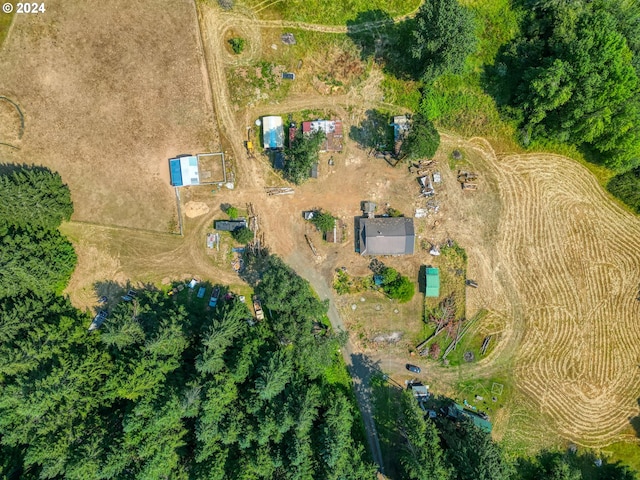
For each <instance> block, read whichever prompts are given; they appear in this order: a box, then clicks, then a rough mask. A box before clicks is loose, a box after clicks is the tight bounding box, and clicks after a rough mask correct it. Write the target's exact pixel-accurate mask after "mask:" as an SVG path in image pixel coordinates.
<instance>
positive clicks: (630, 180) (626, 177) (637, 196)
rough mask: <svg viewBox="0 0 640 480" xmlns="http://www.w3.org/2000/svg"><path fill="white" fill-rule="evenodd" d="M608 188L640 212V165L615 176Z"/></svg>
mask: <svg viewBox="0 0 640 480" xmlns="http://www.w3.org/2000/svg"><path fill="white" fill-rule="evenodd" d="M607 190H609V191H610V192H611V193H612V194H614V195H615V196H616V197H618V198H619V199H620V200H622V201H623V202H624V203H626V204H627V205H629V206H630V207H631V208H632V209H634V210H635V211H636V212H637V213H640V167H637V168H634V169H632V170H629V171H628V172H625V173H621V174H619V175H616V176H615V177H613V178H612V179H611V180H610V181H609V184H608V185H607Z"/></svg>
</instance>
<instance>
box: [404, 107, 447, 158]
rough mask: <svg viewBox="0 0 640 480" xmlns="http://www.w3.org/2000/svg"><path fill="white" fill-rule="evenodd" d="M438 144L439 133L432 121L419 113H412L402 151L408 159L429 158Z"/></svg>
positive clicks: (434, 152)
mask: <svg viewBox="0 0 640 480" xmlns="http://www.w3.org/2000/svg"><path fill="white" fill-rule="evenodd" d="M439 146H440V134H439V133H438V130H436V127H435V125H434V124H433V122H431V121H430V120H429V119H427V118H426V117H425V116H424V115H422V114H420V113H417V114H416V115H414V116H413V119H412V122H411V129H410V130H409V133H408V135H407V138H406V139H405V141H404V142H403V143H402V151H403V152H404V153H406V154H407V157H408V158H409V159H418V158H431V157H433V156H434V155H435V154H436V151H437V150H438V147H439Z"/></svg>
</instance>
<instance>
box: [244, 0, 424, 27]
mask: <svg viewBox="0 0 640 480" xmlns="http://www.w3.org/2000/svg"><path fill="white" fill-rule="evenodd" d="M244 3H245V5H247V6H248V7H249V8H252V9H253V10H254V11H255V12H257V14H258V15H259V16H260V17H266V18H274V17H277V18H280V19H282V20H288V21H296V22H306V23H318V24H324V25H345V24H346V23H347V22H354V21H357V19H358V15H359V14H364V13H367V12H371V11H379V10H381V11H383V12H386V13H387V14H388V15H390V16H391V17H397V16H400V15H405V14H407V13H411V12H413V11H414V10H416V9H417V8H418V6H419V5H420V3H421V0H394V1H393V2H387V1H385V0H350V1H339V0H333V1H328V2H327V1H321V0H307V1H305V2H296V1H289V2H268V4H269V5H270V6H268V7H267V8H262V7H264V6H265V5H267V3H266V2H264V1H261V0H245V2H244Z"/></svg>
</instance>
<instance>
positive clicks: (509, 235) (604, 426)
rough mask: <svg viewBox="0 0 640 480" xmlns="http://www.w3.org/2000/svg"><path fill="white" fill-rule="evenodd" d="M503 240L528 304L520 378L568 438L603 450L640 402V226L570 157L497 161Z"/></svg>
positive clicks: (519, 360) (520, 157)
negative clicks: (603, 446)
mask: <svg viewBox="0 0 640 480" xmlns="http://www.w3.org/2000/svg"><path fill="white" fill-rule="evenodd" d="M497 167H498V168H499V175H500V179H501V195H502V198H503V205H504V211H503V214H502V218H501V222H500V231H501V233H502V238H501V239H500V241H499V243H498V250H499V252H500V256H501V259H502V260H501V261H502V262H504V263H505V264H508V265H509V269H510V271H511V273H512V278H513V280H514V284H515V286H516V288H517V290H518V294H519V298H520V301H521V302H522V308H523V315H524V319H525V321H524V322H523V326H524V332H523V333H524V335H522V342H521V344H520V346H519V348H518V353H517V357H516V363H515V375H516V380H517V384H518V386H519V388H520V389H521V391H522V392H523V394H524V395H526V396H529V397H530V398H531V399H533V401H534V403H535V405H536V407H537V409H539V410H540V411H541V412H542V414H544V415H546V416H548V417H549V419H550V420H551V421H552V422H553V427H554V429H555V430H556V431H557V432H558V433H559V434H560V435H561V436H562V437H564V438H568V439H573V440H575V441H579V442H581V443H583V444H586V445H593V446H602V445H606V444H608V443H610V442H612V441H613V440H615V439H616V438H618V437H619V436H620V434H621V432H624V431H625V430H628V428H629V418H630V417H632V416H635V415H637V412H638V403H637V401H636V399H637V398H638V397H639V396H640V388H639V387H638V385H639V380H640V371H639V370H638V360H640V345H638V342H637V339H638V337H639V336H640V324H639V323H638V320H639V319H640V302H638V301H636V300H635V297H636V296H637V291H638V285H639V284H640V220H639V219H638V217H634V216H632V215H630V214H628V213H626V212H625V211H623V210H622V209H620V208H618V207H617V206H616V205H615V204H614V203H613V202H611V201H610V200H609V198H607V196H606V195H605V194H604V193H603V191H602V189H601V188H600V187H599V186H598V185H597V183H596V181H595V179H594V178H593V177H592V176H591V175H590V174H589V173H588V172H587V171H586V170H585V169H584V168H583V167H581V166H579V165H577V164H576V163H575V162H572V161H570V160H568V159H566V158H562V157H555V156H550V155H535V154H532V155H514V156H507V157H505V158H504V159H501V160H500V161H499V163H498V165H497Z"/></svg>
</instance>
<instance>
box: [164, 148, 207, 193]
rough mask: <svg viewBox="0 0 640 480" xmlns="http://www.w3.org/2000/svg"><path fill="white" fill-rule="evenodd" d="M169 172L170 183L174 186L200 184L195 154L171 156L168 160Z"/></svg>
mask: <svg viewBox="0 0 640 480" xmlns="http://www.w3.org/2000/svg"><path fill="white" fill-rule="evenodd" d="M169 172H170V175H171V185H173V186H174V187H185V186H189V185H200V171H199V170H198V157H196V156H195V155H189V156H185V157H178V158H171V159H170V160H169Z"/></svg>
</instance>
